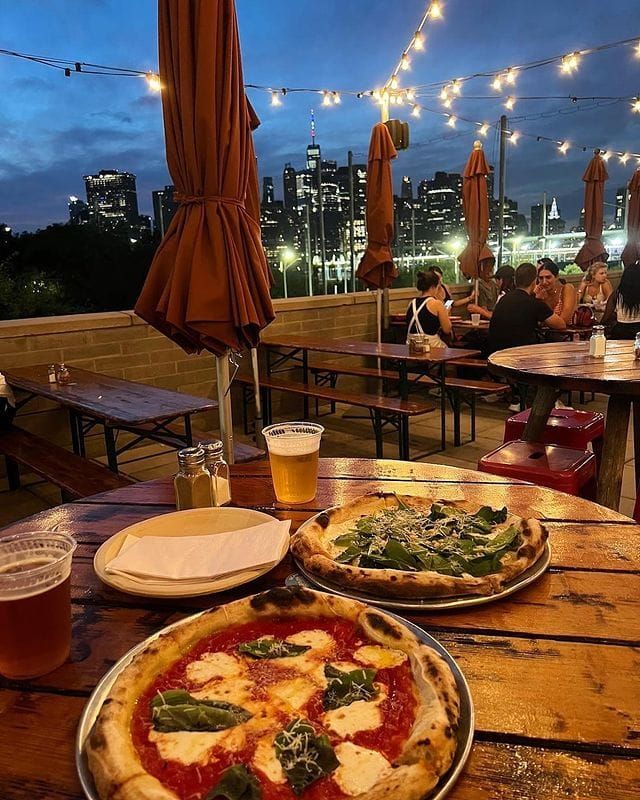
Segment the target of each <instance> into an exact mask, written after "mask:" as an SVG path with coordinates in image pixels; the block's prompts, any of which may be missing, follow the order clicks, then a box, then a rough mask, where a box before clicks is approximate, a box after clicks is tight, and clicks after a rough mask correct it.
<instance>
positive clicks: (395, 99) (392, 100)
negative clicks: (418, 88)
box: [389, 94, 398, 106]
mask: <svg viewBox="0 0 640 800" xmlns="http://www.w3.org/2000/svg"><path fill="white" fill-rule="evenodd" d="M389 102H390V103H391V105H392V106H395V104H396V103H397V102H398V98H397V97H396V96H395V94H392V95H391V96H390V97H389Z"/></svg>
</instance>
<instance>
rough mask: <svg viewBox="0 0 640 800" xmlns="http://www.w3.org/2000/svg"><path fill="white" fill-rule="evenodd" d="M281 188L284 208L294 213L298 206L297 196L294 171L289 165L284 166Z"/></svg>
mask: <svg viewBox="0 0 640 800" xmlns="http://www.w3.org/2000/svg"><path fill="white" fill-rule="evenodd" d="M282 188H283V190H284V207H285V208H286V209H287V210H288V211H294V210H295V209H296V207H297V205H298V202H297V201H298V196H297V189H296V171H295V169H294V168H293V167H292V166H291V164H285V165H284V171H283V173H282Z"/></svg>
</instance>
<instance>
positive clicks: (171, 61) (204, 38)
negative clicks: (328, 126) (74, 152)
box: [136, 0, 274, 355]
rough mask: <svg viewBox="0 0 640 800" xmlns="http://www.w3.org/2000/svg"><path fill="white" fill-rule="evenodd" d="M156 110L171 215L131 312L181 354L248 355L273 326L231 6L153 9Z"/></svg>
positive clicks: (173, 1)
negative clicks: (171, 189) (158, 87)
mask: <svg viewBox="0 0 640 800" xmlns="http://www.w3.org/2000/svg"><path fill="white" fill-rule="evenodd" d="M158 13H159V17H158V29H159V51H160V79H161V81H162V84H163V87H164V88H163V95H162V107H163V115H164V129H165V139H166V148H167V162H168V165H169V172H170V173H171V177H172V178H173V182H174V184H175V186H176V194H175V196H176V200H177V201H178V203H179V207H178V210H177V212H176V214H175V216H174V218H173V220H172V222H171V225H170V226H169V229H168V230H167V233H166V235H165V237H164V239H163V240H162V242H161V244H160V247H159V248H158V250H157V252H156V255H155V258H154V260H153V263H152V264H151V268H150V270H149V274H148V275H147V279H146V281H145V284H144V286H143V288H142V292H141V293H140V297H139V298H138V302H137V304H136V312H137V313H138V314H139V315H140V316H141V317H142V318H143V319H144V320H146V321H147V322H148V323H149V324H151V325H153V326H154V327H155V328H157V329H158V330H160V331H161V332H162V333H164V334H165V335H166V336H168V337H169V338H171V339H173V340H174V341H175V342H177V343H178V344H179V345H180V346H181V347H182V348H183V349H184V350H186V351H187V352H199V351H200V350H202V349H206V350H210V351H211V352H213V353H216V354H217V355H221V354H222V353H224V352H225V351H226V350H227V349H228V348H230V349H232V350H241V349H243V348H245V347H251V346H255V345H256V344H257V341H258V337H259V332H260V330H261V329H262V328H264V327H265V326H266V325H268V324H269V322H271V321H272V320H273V318H274V313H273V308H272V305H271V298H270V296H269V286H270V273H269V269H268V265H267V261H266V257H265V254H264V250H263V248H262V242H261V237H260V223H259V216H258V208H259V206H258V208H256V205H257V198H258V185H257V170H256V165H255V153H254V149H253V141H252V136H251V129H252V127H255V126H256V125H257V124H258V120H257V117H256V116H255V114H254V112H253V109H251V107H250V105H249V103H248V101H247V100H246V98H245V94H244V79H243V74H242V59H241V55H240V41H239V37H238V24H237V19H236V12H235V6H234V2H233V0H216V2H211V0H190V1H189V2H188V3H187V2H183V0H159V4H158Z"/></svg>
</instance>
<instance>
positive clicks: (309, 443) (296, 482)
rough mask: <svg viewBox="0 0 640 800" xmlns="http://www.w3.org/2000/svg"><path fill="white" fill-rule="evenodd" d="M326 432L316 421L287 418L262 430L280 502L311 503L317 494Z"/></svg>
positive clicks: (274, 485) (274, 486)
mask: <svg viewBox="0 0 640 800" xmlns="http://www.w3.org/2000/svg"><path fill="white" fill-rule="evenodd" d="M323 432H324V428H323V427H322V425H317V424H316V423H315V422H283V423H281V424H279V425H269V426H267V427H266V428H264V430H263V431H262V434H263V436H264V438H265V441H266V443H267V450H268V451H269V463H270V465H271V478H272V479H273V488H274V490H275V493H276V498H277V500H278V502H280V503H307V502H308V501H309V500H313V498H314V497H315V496H316V489H317V485H318V453H319V452H320V439H321V437H322V434H323Z"/></svg>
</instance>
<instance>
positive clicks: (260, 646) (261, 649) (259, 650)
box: [238, 639, 311, 659]
mask: <svg viewBox="0 0 640 800" xmlns="http://www.w3.org/2000/svg"><path fill="white" fill-rule="evenodd" d="M307 650H311V647H310V646H309V645H306V644H293V642H285V641H284V640H282V639H254V640H253V641H252V642H243V643H242V644H240V645H238V652H239V653H242V654H243V655H245V656H251V658H262V659H266V658H287V657H288V656H299V655H300V654H301V653H306V652H307Z"/></svg>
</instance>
